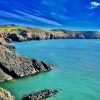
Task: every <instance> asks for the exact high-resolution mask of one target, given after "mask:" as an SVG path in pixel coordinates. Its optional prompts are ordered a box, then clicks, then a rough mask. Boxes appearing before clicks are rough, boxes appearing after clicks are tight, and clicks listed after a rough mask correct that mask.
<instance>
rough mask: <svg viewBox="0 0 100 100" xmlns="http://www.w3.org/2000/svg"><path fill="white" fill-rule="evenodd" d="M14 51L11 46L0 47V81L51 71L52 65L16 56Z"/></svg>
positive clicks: (3, 45)
mask: <svg viewBox="0 0 100 100" xmlns="http://www.w3.org/2000/svg"><path fill="white" fill-rule="evenodd" d="M12 48H13V49H12ZM14 51H15V49H14V47H13V46H9V45H7V44H2V45H0V81H4V80H10V79H12V78H18V77H22V76H26V75H31V74H35V73H38V72H42V71H49V70H51V69H52V65H50V64H46V63H44V62H43V61H38V60H36V59H33V58H26V57H24V56H20V55H16V53H15V52H14Z"/></svg>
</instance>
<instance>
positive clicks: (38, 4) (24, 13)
mask: <svg viewBox="0 0 100 100" xmlns="http://www.w3.org/2000/svg"><path fill="white" fill-rule="evenodd" d="M12 23H13V24H17V25H24V26H35V27H41V28H64V29H73V30H100V1H99V0H0V24H12Z"/></svg>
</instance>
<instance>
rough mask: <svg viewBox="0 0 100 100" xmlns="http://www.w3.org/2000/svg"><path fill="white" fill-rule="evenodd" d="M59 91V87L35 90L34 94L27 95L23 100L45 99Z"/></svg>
mask: <svg viewBox="0 0 100 100" xmlns="http://www.w3.org/2000/svg"><path fill="white" fill-rule="evenodd" d="M58 92H60V90H59V89H55V90H49V89H45V90H42V91H40V92H33V93H32V94H30V95H28V96H25V97H24V98H23V100H43V99H46V98H49V97H51V96H53V95H56V94H57V93H58Z"/></svg>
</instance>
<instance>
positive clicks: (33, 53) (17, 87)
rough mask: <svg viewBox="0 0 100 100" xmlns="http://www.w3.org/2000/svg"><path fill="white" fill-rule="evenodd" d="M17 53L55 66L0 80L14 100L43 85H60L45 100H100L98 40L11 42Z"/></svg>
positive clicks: (99, 45) (41, 87)
mask: <svg viewBox="0 0 100 100" xmlns="http://www.w3.org/2000/svg"><path fill="white" fill-rule="evenodd" d="M12 44H13V45H15V46H16V49H17V53H18V54H22V55H25V56H27V57H35V58H37V59H39V60H43V61H45V62H48V63H53V64H55V68H54V69H53V70H52V71H50V72H46V73H40V74H36V75H32V76H28V77H24V78H21V79H16V80H12V81H8V82H3V83H0V86H2V87H4V88H6V89H8V90H10V91H11V93H12V94H13V95H15V97H16V100H21V98H22V97H23V96H24V95H26V94H28V93H31V92H32V91H38V90H42V89H46V88H50V89H55V88H60V89H62V90H61V92H59V93H58V94H57V95H56V96H54V97H51V98H49V99H48V100H100V52H99V50H100V40H77V39H76V40H66V39H65V40H41V41H30V42H21V43H12Z"/></svg>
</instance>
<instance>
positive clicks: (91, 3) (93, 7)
mask: <svg viewBox="0 0 100 100" xmlns="http://www.w3.org/2000/svg"><path fill="white" fill-rule="evenodd" d="M98 7H100V3H99V2H96V1H92V2H90V7H89V9H95V8H98Z"/></svg>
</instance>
